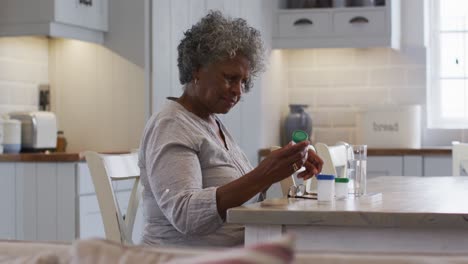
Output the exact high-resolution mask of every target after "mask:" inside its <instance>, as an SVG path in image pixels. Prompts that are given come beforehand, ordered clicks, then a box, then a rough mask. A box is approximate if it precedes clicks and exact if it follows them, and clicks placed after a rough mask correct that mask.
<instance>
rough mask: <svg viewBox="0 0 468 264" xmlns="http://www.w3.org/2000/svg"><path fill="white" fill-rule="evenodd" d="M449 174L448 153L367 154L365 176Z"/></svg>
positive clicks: (450, 171) (450, 167) (450, 165)
mask: <svg viewBox="0 0 468 264" xmlns="http://www.w3.org/2000/svg"><path fill="white" fill-rule="evenodd" d="M401 175H403V176H450V175H452V157H451V156H449V155H435V156H433V155H397V156H369V157H368V158H367V176H368V177H369V178H373V177H377V176H401Z"/></svg>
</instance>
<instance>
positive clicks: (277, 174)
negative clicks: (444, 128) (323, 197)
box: [256, 141, 323, 183]
mask: <svg viewBox="0 0 468 264" xmlns="http://www.w3.org/2000/svg"><path fill="white" fill-rule="evenodd" d="M309 144H310V142H309V141H303V142H300V143H297V144H292V143H289V144H287V145H286V146H284V147H282V148H280V149H278V150H275V151H272V152H271V153H270V154H269V155H268V156H267V157H266V158H265V159H264V160H263V161H262V162H260V164H259V165H258V167H257V168H256V170H258V171H259V173H260V174H261V175H263V177H266V178H268V179H269V180H270V181H271V183H275V182H278V181H281V180H282V179H284V178H286V177H289V176H291V174H293V173H294V172H296V171H297V170H298V169H300V168H301V167H302V166H303V165H304V164H306V166H307V167H306V171H304V172H303V173H301V175H304V176H307V177H309V178H310V177H312V175H310V176H309V174H311V173H313V172H318V171H320V170H321V169H322V166H321V164H322V163H323V162H322V160H320V158H319V160H320V162H321V163H320V167H316V165H314V164H316V163H317V162H316V160H315V157H317V158H318V156H317V155H316V154H315V153H314V154H313V157H311V158H309V157H308V158H307V160H306V153H307V151H308V150H307V148H308V146H309ZM311 152H313V151H311ZM308 156H310V153H309V154H308ZM317 166H318V165H317ZM306 172H307V173H306Z"/></svg>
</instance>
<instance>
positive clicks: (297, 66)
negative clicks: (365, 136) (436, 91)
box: [284, 48, 468, 146]
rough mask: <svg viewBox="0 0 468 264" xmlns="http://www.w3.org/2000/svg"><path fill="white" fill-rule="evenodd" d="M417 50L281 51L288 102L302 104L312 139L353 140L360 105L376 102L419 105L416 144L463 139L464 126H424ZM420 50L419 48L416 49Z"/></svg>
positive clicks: (422, 74) (421, 74) (329, 141)
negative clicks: (309, 119) (309, 120)
mask: <svg viewBox="0 0 468 264" xmlns="http://www.w3.org/2000/svg"><path fill="white" fill-rule="evenodd" d="M414 52H417V50H411V51H404V50H394V49H390V48H370V49H307V50H285V51H284V53H285V56H286V57H287V59H286V60H287V65H288V71H287V76H288V77H287V79H288V86H287V87H288V97H289V101H288V102H289V103H290V104H308V105H309V106H310V107H309V108H308V112H309V113H310V114H311V116H312V119H313V126H314V128H313V139H314V141H318V142H325V143H327V144H334V143H336V142H337V141H340V140H341V141H347V142H351V143H352V142H356V137H357V133H358V130H357V128H356V122H357V118H358V113H359V111H360V110H362V109H366V108H367V107H372V106H377V105H392V106H395V107H398V106H402V105H412V104H420V105H422V106H423V111H422V112H423V114H422V123H423V125H422V127H423V131H421V133H422V145H423V146H443V145H450V144H451V141H452V140H460V141H465V139H468V137H467V136H468V133H467V132H466V131H465V130H441V129H427V128H426V116H425V104H426V75H425V74H426V73H425V70H426V68H425V67H426V66H425V59H424V56H422V57H421V56H419V55H418V56H414V54H413V53H414ZM419 53H420V52H419Z"/></svg>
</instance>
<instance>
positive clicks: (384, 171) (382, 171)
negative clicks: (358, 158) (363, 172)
mask: <svg viewBox="0 0 468 264" xmlns="http://www.w3.org/2000/svg"><path fill="white" fill-rule="evenodd" d="M395 175H400V176H401V175H403V157H401V156H389V157H380V156H379V157H368V158H367V177H368V178H373V177H377V176H395Z"/></svg>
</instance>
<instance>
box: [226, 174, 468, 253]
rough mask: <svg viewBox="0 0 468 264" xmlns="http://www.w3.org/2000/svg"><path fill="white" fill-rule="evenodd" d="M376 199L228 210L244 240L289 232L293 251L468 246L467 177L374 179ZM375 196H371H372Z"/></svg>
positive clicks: (454, 249)
mask: <svg viewBox="0 0 468 264" xmlns="http://www.w3.org/2000/svg"><path fill="white" fill-rule="evenodd" d="M367 187H368V188H367V190H368V192H375V193H381V197H380V199H369V198H366V197H364V198H356V199H354V198H352V197H349V198H348V200H338V201H334V202H328V203H323V202H322V203H319V202H318V201H317V200H311V199H300V198H297V199H295V198H289V199H288V198H281V199H270V200H265V201H263V202H259V203H254V204H249V205H245V206H239V207H235V208H232V209H229V210H228V212H227V220H226V221H227V222H228V223H235V224H241V225H244V226H245V237H244V238H245V244H246V245H253V244H256V243H260V242H262V241H269V240H271V239H273V238H275V237H278V236H280V235H284V234H293V235H294V237H295V250H296V251H297V252H311V251H318V252H331V251H332V252H334V251H336V250H337V249H338V250H340V251H342V252H343V251H345V252H355V253H357V252H360V253H370V252H376V253H377V252H379V253H382V252H385V253H403V252H404V253H414V252H420V253H423V252H424V253H425V254H448V253H455V254H459V253H466V249H467V248H468V240H467V239H466V237H467V236H468V206H467V203H466V201H467V200H468V192H466V190H467V189H468V177H411V176H392V177H376V178H372V179H370V180H369V181H368V184H367ZM374 197H375V196H374Z"/></svg>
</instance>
